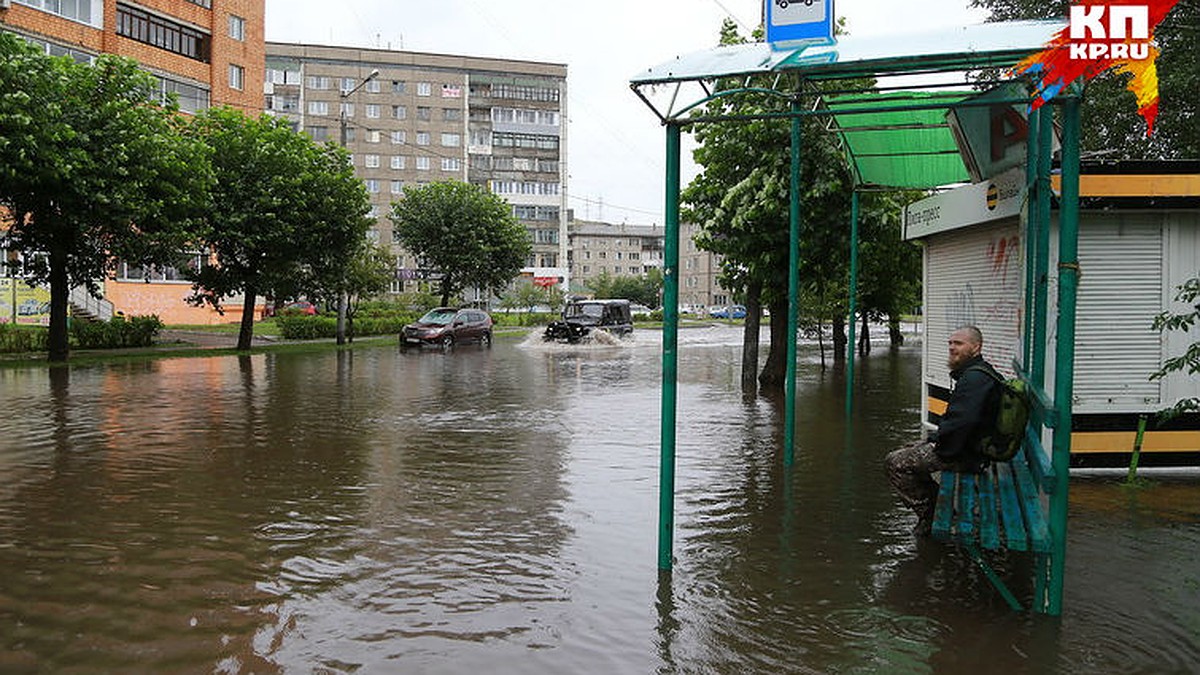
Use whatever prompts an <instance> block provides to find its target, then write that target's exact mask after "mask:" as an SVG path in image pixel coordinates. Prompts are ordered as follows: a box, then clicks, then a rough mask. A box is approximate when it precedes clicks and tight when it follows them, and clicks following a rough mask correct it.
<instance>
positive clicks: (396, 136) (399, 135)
mask: <svg viewBox="0 0 1200 675" xmlns="http://www.w3.org/2000/svg"><path fill="white" fill-rule="evenodd" d="M407 141H408V134H407V132H405V131H404V130H403V129H400V130H398V131H393V132H392V145H404V144H405V143H406V142H407Z"/></svg>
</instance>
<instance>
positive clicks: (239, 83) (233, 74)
mask: <svg viewBox="0 0 1200 675" xmlns="http://www.w3.org/2000/svg"><path fill="white" fill-rule="evenodd" d="M229 88H230V89H237V90H238V91H241V90H242V89H245V88H246V71H245V69H243V68H242V67H241V66H239V65H237V64H234V63H231V64H229Z"/></svg>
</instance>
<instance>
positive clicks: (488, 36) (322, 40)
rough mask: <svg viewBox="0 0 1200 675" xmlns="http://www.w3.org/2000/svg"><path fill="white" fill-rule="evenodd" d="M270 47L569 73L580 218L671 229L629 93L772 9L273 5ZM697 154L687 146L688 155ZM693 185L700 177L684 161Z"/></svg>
mask: <svg viewBox="0 0 1200 675" xmlns="http://www.w3.org/2000/svg"><path fill="white" fill-rule="evenodd" d="M969 1H970V0H920V2H905V1H904V0H836V9H835V11H836V13H837V15H838V16H844V17H846V19H847V22H848V29H849V31H850V33H851V34H852V35H857V36H870V35H879V34H885V33H889V32H899V33H904V32H908V31H919V30H925V29H930V28H938V27H950V26H961V25H965V24H974V23H980V22H982V21H983V17H984V16H985V14H984V13H983V12H981V11H980V10H977V9H969V8H968V4H969ZM266 3H267V10H266V11H267V25H266V38H267V40H270V41H274V42H303V43H309V44H329V45H339V46H355V47H381V48H385V49H386V48H391V49H397V50H401V49H402V50H409V51H420V52H434V53H439V54H460V55H469V56H492V57H501V58H511V59H523V60H534V61H549V62H553V63H564V64H566V65H567V68H568V70H567V91H568V101H567V105H568V124H569V125H570V126H569V128H568V132H567V153H568V171H569V172H570V175H569V178H568V185H567V194H568V202H567V206H568V207H569V208H572V209H575V213H576V217H579V218H584V219H590V220H604V221H608V222H614V223H621V222H627V223H630V224H639V225H641V224H647V225H648V224H652V223H653V224H662V222H663V216H662V214H663V199H664V198H663V184H664V181H665V178H664V174H663V172H664V144H665V141H664V133H663V131H662V128H661V127H660V126H659V123H658V119H657V118H656V117H655V116H654V114H653V113H652V112H651V111H650V109H649V108H647V107H646V106H645V104H644V103H642V102H641V100H639V99H638V98H637V96H635V95H634V94H633V92H632V91H630V89H629V79H630V78H631V77H632V76H634V75H635V74H637V73H639V72H641V71H643V70H645V69H646V68H648V67H650V66H654V65H658V64H660V63H663V62H665V61H667V60H669V59H671V58H674V57H675V56H678V55H680V54H687V53H690V52H695V51H700V50H703V49H707V48H709V47H712V46H714V45H715V44H716V42H717V36H718V32H719V30H720V27H721V22H722V21H723V20H724V19H725V18H726V17H731V18H733V19H734V21H735V22H737V23H738V25H739V27H740V28H739V29H740V31H741V33H742V34H744V35H748V34H749V33H750V30H751V29H752V28H753V27H755V26H757V25H758V24H759V20H760V16H761V14H762V0H592V1H589V0H437V1H436V2H427V1H418V0H340V2H337V3H330V2H329V0H266ZM686 147H687V145H686V144H685V149H686ZM684 163H685V167H684V176H683V179H684V182H685V184H686V181H687V180H688V179H689V178H690V177H691V176H692V175H693V174H694V168H693V167H691V165H690V162H689V161H688V159H687V158H686V157H685V158H684Z"/></svg>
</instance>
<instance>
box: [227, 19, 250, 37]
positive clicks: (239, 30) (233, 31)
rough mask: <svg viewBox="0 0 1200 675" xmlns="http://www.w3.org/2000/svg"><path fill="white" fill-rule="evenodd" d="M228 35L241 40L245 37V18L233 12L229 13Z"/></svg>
mask: <svg viewBox="0 0 1200 675" xmlns="http://www.w3.org/2000/svg"><path fill="white" fill-rule="evenodd" d="M229 37H231V38H233V39H234V40H237V41H238V42H243V41H245V39H246V20H245V19H243V18H242V17H240V16H237V15H235V14H230V15H229Z"/></svg>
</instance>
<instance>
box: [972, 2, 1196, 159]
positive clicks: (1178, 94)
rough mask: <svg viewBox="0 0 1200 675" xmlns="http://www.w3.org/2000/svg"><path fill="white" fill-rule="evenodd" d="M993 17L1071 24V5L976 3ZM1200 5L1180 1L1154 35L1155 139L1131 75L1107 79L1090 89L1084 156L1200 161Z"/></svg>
mask: <svg viewBox="0 0 1200 675" xmlns="http://www.w3.org/2000/svg"><path fill="white" fill-rule="evenodd" d="M971 4H972V5H973V6H975V7H981V8H983V9H986V10H988V11H989V12H991V15H990V16H989V17H988V20H989V21H1014V20H1019V19H1052V18H1065V17H1066V16H1067V12H1068V9H1067V8H1068V7H1069V6H1070V5H1072V4H1076V3H1074V2H1070V1H1068V0H1052V1H1051V2H1046V1H1045V0H971ZM1197 26H1200V0H1180V2H1179V4H1177V5H1175V7H1174V9H1172V10H1171V12H1170V13H1168V14H1167V16H1166V18H1165V19H1163V22H1162V23H1161V24H1160V25H1159V27H1158V29H1157V30H1156V31H1155V32H1154V39H1155V42H1156V43H1157V44H1158V47H1159V49H1160V54H1159V57H1158V59H1157V61H1156V69H1157V71H1158V87H1159V96H1160V101H1159V106H1158V117H1157V119H1156V121H1155V123H1154V133H1153V134H1152V135H1151V136H1149V137H1147V136H1146V123H1145V121H1143V120H1142V118H1141V117H1140V116H1138V114H1137V100H1136V98H1135V97H1134V95H1133V93H1132V92H1130V91H1128V90H1127V89H1126V88H1125V87H1126V83H1127V80H1128V78H1129V76H1128V75H1118V74H1116V73H1112V72H1109V73H1105V74H1103V75H1100V76H1098V77H1096V78H1095V79H1093V80H1092V81H1091V82H1090V83H1089V84H1088V86H1087V89H1086V92H1085V94H1084V96H1085V104H1084V106H1083V108H1082V116H1083V120H1082V125H1083V134H1082V137H1081V138H1080V143H1081V146H1082V147H1081V150H1082V151H1083V152H1084V154H1088V153H1095V154H1100V155H1103V156H1105V157H1109V158H1124V159H1194V158H1200V124H1196V119H1197V115H1198V114H1200V110H1198V108H1200V97H1197V96H1196V83H1197V82H1198V81H1200V58H1197V56H1196V55H1197V53H1200V33H1198V32H1197Z"/></svg>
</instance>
